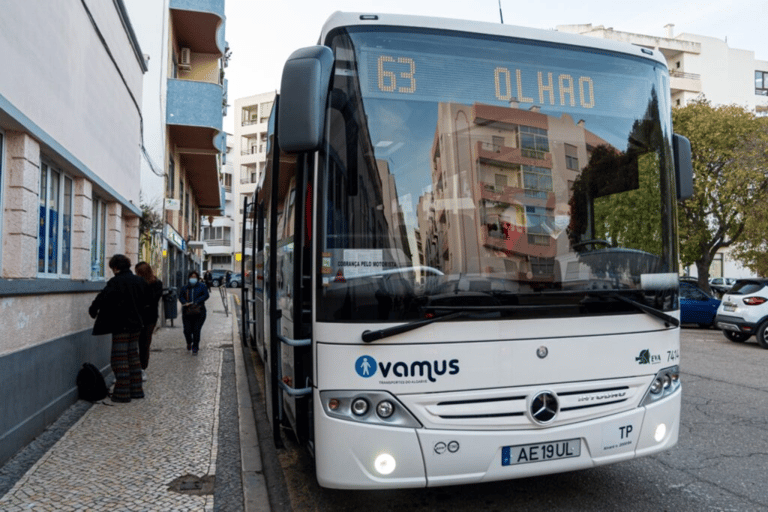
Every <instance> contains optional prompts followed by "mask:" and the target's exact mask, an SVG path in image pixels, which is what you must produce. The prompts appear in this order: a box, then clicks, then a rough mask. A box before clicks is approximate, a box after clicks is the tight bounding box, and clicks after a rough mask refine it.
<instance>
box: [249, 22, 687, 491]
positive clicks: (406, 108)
mask: <svg viewBox="0 0 768 512" xmlns="http://www.w3.org/2000/svg"><path fill="white" fill-rule="evenodd" d="M691 180H692V178H691V164H690V144H689V143H688V141H687V140H686V139H684V138H683V137H679V136H677V135H675V134H673V130H672V122H671V105H670V84H669V72H668V70H667V66H666V63H665V60H664V57H663V55H662V54H661V53H660V52H659V51H658V50H654V49H648V48H643V47H640V46H633V45H629V44H623V43H618V42H614V41H608V40H601V39H595V38H588V37H583V36H577V35H572V34H564V33H559V32H556V31H542V30H533V29H528V28H520V27H513V26H508V25H500V24H491V23H479V22H469V21H460V20H452V19H440V18H427V17H411V16H397V15H389V14H350V13H336V14H334V15H333V16H331V17H330V19H329V20H328V21H327V22H326V23H325V25H324V27H323V28H322V32H321V36H320V40H319V43H318V45H317V46H313V47H308V48H303V49H300V50H298V51H296V52H295V53H294V54H292V56H291V57H290V59H289V60H288V61H287V63H286V65H285V67H284V70H283V76H282V80H281V84H280V91H279V94H278V96H277V98H276V100H275V103H274V107H273V110H272V115H271V116H270V119H269V132H268V158H267V165H266V170H265V172H264V174H263V175H262V176H261V178H260V182H259V185H258V187H257V189H256V192H255V193H254V195H253V197H252V198H251V199H250V200H246V203H245V205H244V208H245V211H246V213H247V215H248V217H249V220H248V223H249V228H248V231H247V232H248V233H252V238H249V239H248V240H245V244H246V246H245V247H244V249H243V251H244V254H246V257H245V260H247V261H245V263H244V264H245V268H244V275H245V274H248V275H249V278H248V279H247V281H248V286H247V287H246V288H245V290H244V292H243V293H244V295H243V298H244V300H243V314H244V326H245V327H244V333H243V334H244V338H245V339H244V341H245V342H246V343H248V344H249V345H250V346H252V347H253V348H254V350H256V351H257V352H258V354H259V355H260V357H261V358H262V359H263V361H264V367H265V384H266V388H265V389H266V393H265V395H266V408H267V411H268V416H269V417H270V421H271V424H272V427H273V434H274V436H275V439H278V440H279V437H280V431H281V429H284V428H288V429H290V430H291V431H292V432H293V435H294V436H295V438H296V439H297V440H298V441H299V442H300V443H301V444H302V445H304V446H306V447H307V448H308V449H309V451H310V453H311V454H312V455H313V457H314V461H315V465H316V473H317V479H318V481H319V483H320V484H321V485H322V486H325V487H332V488H347V489H354V488H358V489H365V488H368V489H375V488H402V487H424V486H441V485H452V484H461V483H472V482H486V481H492V480H503V479H512V478H519V477H528V476H532V475H544V474H549V473H557V472H563V471H572V470H576V469H583V468H592V467H595V466H599V465H603V464H608V463H614V462H619V461H625V460H629V459H633V458H635V457H639V456H645V455H651V454H656V453H659V452H662V451H664V450H668V449H670V448H672V447H673V446H674V445H675V444H676V442H677V439H678V432H679V425H680V397H681V383H680V378H679V375H680V373H679V364H680V328H679V300H678V238H677V219H676V215H677V213H676V212H677V209H676V202H677V201H678V200H679V199H681V198H685V197H687V196H689V195H690V194H691ZM249 247H253V250H252V251H250V249H249Z"/></svg>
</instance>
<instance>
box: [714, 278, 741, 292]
mask: <svg viewBox="0 0 768 512" xmlns="http://www.w3.org/2000/svg"><path fill="white" fill-rule="evenodd" d="M734 284H736V279H734V278H733V277H713V278H710V280H709V287H710V288H712V291H713V292H716V293H718V294H719V295H723V294H724V293H725V292H727V291H728V290H730V289H731V287H732V286H733V285H734Z"/></svg>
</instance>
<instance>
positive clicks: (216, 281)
mask: <svg viewBox="0 0 768 512" xmlns="http://www.w3.org/2000/svg"><path fill="white" fill-rule="evenodd" d="M220 285H221V280H220V279H214V280H213V286H216V287H218V286H220Z"/></svg>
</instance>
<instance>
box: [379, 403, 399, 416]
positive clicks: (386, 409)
mask: <svg viewBox="0 0 768 512" xmlns="http://www.w3.org/2000/svg"><path fill="white" fill-rule="evenodd" d="M394 412H395V405H394V404H393V403H392V402H390V401H389V400H382V401H381V402H379V405H377V406H376V414H378V415H379V417H381V418H389V417H390V416H392V414H393V413H394Z"/></svg>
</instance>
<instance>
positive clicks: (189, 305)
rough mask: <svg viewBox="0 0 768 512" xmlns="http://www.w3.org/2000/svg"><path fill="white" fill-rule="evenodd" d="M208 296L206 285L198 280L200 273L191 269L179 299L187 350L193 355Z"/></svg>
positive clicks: (197, 342)
mask: <svg viewBox="0 0 768 512" xmlns="http://www.w3.org/2000/svg"><path fill="white" fill-rule="evenodd" d="M208 297H209V294H208V287H207V286H205V284H203V283H201V282H200V274H198V273H197V272H196V271H194V270H193V271H192V272H190V273H189V283H188V284H185V285H184V286H183V287H182V288H181V291H180V292H179V301H180V302H181V306H182V307H181V320H182V323H183V324H184V338H185V339H186V340H187V350H188V351H191V352H192V353H193V354H195V355H197V351H198V350H200V331H202V329H203V324H204V323H205V316H206V312H205V301H206V300H208Z"/></svg>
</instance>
